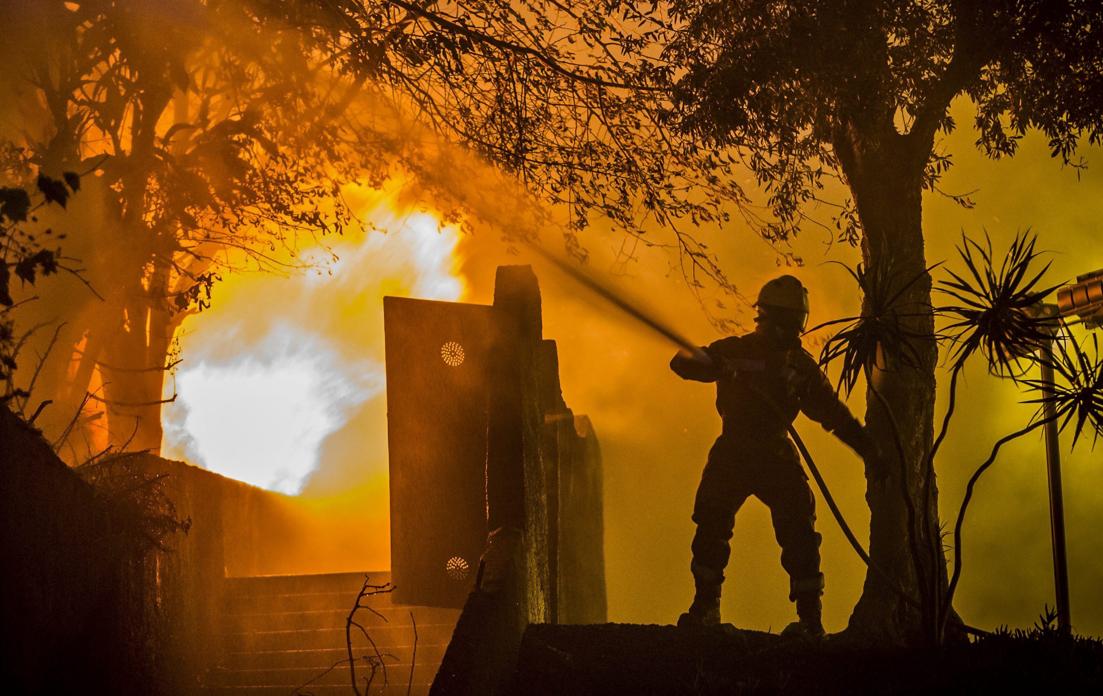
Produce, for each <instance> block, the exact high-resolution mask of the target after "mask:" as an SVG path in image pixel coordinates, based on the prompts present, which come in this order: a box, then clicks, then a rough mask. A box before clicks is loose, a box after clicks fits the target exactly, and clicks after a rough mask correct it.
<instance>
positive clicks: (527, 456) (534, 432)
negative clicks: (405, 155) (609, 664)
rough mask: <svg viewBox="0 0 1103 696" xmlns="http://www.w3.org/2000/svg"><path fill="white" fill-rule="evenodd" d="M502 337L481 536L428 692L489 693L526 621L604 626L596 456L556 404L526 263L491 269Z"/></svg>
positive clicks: (591, 440)
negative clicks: (485, 534) (479, 554)
mask: <svg viewBox="0 0 1103 696" xmlns="http://www.w3.org/2000/svg"><path fill="white" fill-rule="evenodd" d="M494 308H495V310H496V311H497V312H499V314H500V316H499V321H500V323H501V326H502V327H503V328H502V332H501V334H502V338H501V339H500V341H499V345H497V346H496V348H495V350H496V357H495V360H494V362H495V368H494V371H493V373H492V374H491V376H490V379H491V381H492V384H491V390H492V391H491V395H490V403H489V407H488V429H487V433H488V437H487V467H486V477H487V480H486V488H487V508H488V523H489V524H488V526H489V528H490V529H492V530H494V531H492V532H491V535H490V539H489V541H488V543H487V547H486V550H485V552H484V553H483V558H482V561H481V563H480V572H479V576H478V580H477V583H476V587H475V590H474V591H473V592H472V593H471V595H470V597H469V598H468V601H467V604H466V605H465V607H464V610H463V613H462V614H461V616H460V620H459V623H458V624H457V626H456V630H455V632H454V634H453V637H452V642H451V643H450V644H449V647H448V650H447V652H446V653H445V657H444V661H443V662H442V664H441V668H440V671H439V672H438V674H437V679H436V681H435V682H434V684H433V689H432V692H431V693H433V694H438V695H441V694H448V695H454V694H465V695H466V694H481V695H485V694H494V693H498V692H500V691H501V690H502V689H503V688H504V687H505V685H506V684H507V683H508V680H509V679H510V678H511V677H512V672H513V667H514V665H515V664H516V658H517V651H518V648H519V646H520V641H521V636H522V634H523V632H524V630H525V627H526V626H527V625H528V624H530V623H555V622H580V623H581V622H594V623H599V622H604V621H605V611H606V599H605V562H604V549H603V522H602V488H601V476H602V475H601V453H600V449H599V448H598V445H597V438H596V436H595V435H594V432H593V428H592V427H591V425H590V422H589V420H588V419H587V418H585V417H576V416H575V415H574V414H573V413H572V412H571V410H570V409H569V408H568V407H567V405H566V402H565V401H564V399H563V396H562V392H561V389H560V384H559V364H558V357H557V352H556V347H555V343H554V342H553V341H547V340H544V339H543V337H542V329H541V308H540V291H539V287H538V284H537V281H536V276H535V274H533V272H532V269H531V268H529V267H527V266H505V267H502V268H499V269H498V274H497V278H496V284H495V292H494Z"/></svg>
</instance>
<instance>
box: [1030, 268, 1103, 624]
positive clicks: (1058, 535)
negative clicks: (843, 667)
mask: <svg viewBox="0 0 1103 696" xmlns="http://www.w3.org/2000/svg"><path fill="white" fill-rule="evenodd" d="M1074 315H1075V316H1078V317H1079V318H1080V320H1081V321H1082V322H1083V324H1084V326H1086V327H1087V328H1089V329H1098V328H1100V327H1103V269H1101V270H1098V271H1094V272H1092V273H1088V274H1085V275H1082V276H1079V277H1077V278H1076V282H1075V283H1070V284H1068V285H1065V286H1063V287H1061V288H1059V289H1058V290H1057V304H1056V305H1051V304H1044V305H1042V307H1041V316H1043V317H1046V318H1052V319H1054V320H1056V319H1057V318H1058V317H1060V318H1065V317H1071V316H1074ZM1055 339H1056V334H1052V335H1051V336H1050V338H1049V340H1047V341H1046V342H1045V344H1044V345H1043V346H1042V365H1041V368H1042V382H1043V384H1052V383H1053V379H1054V375H1053V341H1054V340H1055ZM1046 396H1049V394H1046ZM1042 409H1043V417H1044V418H1045V419H1046V420H1047V421H1048V422H1047V423H1046V425H1045V438H1046V465H1047V467H1046V468H1047V470H1048V473H1049V521H1050V533H1051V535H1052V540H1053V586H1054V590H1055V593H1056V595H1057V628H1058V630H1059V631H1061V633H1063V634H1065V635H1068V634H1069V633H1071V631H1072V619H1071V615H1070V609H1069V570H1068V556H1067V555H1066V549H1065V503H1064V496H1063V495H1062V492H1061V447H1060V443H1059V441H1058V432H1057V419H1056V407H1055V405H1054V404H1053V401H1052V400H1050V399H1046V400H1045V401H1044V402H1043V404H1042Z"/></svg>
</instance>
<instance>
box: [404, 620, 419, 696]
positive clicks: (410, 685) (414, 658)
mask: <svg viewBox="0 0 1103 696" xmlns="http://www.w3.org/2000/svg"><path fill="white" fill-rule="evenodd" d="M410 624H411V625H412V626H413V627H414V651H413V654H412V655H411V656H410V678H409V679H408V680H407V681H406V696H410V689H412V688H413V686H414V665H416V664H417V619H415V618H414V611H413V610H412V609H411V610H410Z"/></svg>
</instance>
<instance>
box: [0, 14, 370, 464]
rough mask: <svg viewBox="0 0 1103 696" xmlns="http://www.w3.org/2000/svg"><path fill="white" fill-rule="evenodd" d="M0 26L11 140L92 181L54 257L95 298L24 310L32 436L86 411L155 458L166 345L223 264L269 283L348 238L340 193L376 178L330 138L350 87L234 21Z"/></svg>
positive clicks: (265, 26)
mask: <svg viewBox="0 0 1103 696" xmlns="http://www.w3.org/2000/svg"><path fill="white" fill-rule="evenodd" d="M0 21H2V22H3V24H4V26H5V37H6V38H5V47H4V56H3V59H4V65H5V66H6V67H7V70H6V75H5V79H4V87H5V91H6V97H7V98H8V104H9V108H10V110H11V111H10V113H12V114H13V115H16V116H18V117H19V119H20V124H19V127H20V128H21V130H22V132H21V133H15V134H10V135H9V139H10V140H12V141H13V142H15V143H16V144H18V145H19V146H21V147H22V148H24V150H23V151H24V154H25V156H26V158H27V160H28V161H29V163H30V164H32V165H34V166H37V167H39V168H41V170H42V171H43V172H47V173H53V175H54V176H60V173H61V172H62V171H68V170H77V171H85V170H91V169H94V170H95V176H89V177H86V179H85V186H84V187H83V189H82V190H81V192H80V195H79V196H77V197H75V198H74V205H73V206H70V210H71V211H74V210H75V212H74V213H73V214H75V215H79V216H81V217H83V218H84V224H83V226H82V234H81V235H80V236H79V237H78V238H74V239H71V240H70V242H69V247H68V249H67V252H68V253H71V254H72V255H74V256H77V257H79V258H81V259H83V260H84V263H85V264H86V266H87V268H88V280H89V281H90V282H91V284H92V285H93V287H95V288H97V289H98V290H99V292H100V293H101V294H102V296H103V297H102V298H100V297H97V296H96V295H95V294H93V293H77V292H70V293H54V294H53V295H52V296H43V298H42V299H41V301H40V302H39V306H37V307H35V311H36V313H38V314H39V315H40V316H46V317H50V318H56V319H57V320H58V321H59V322H60V323H61V324H62V326H61V329H60V332H59V335H58V340H57V341H56V345H55V346H54V348H53V350H52V352H51V354H50V355H49V357H48V359H47V361H46V364H45V366H44V369H43V370H42V374H41V375H40V378H39V380H38V384H37V385H36V389H37V393H36V398H39V399H53V400H54V402H55V403H54V405H53V406H52V407H51V408H50V409H47V411H46V412H45V414H44V416H48V417H52V421H49V420H47V418H46V417H44V418H43V419H42V421H43V423H42V424H43V425H44V427H45V428H46V429H47V431H48V432H51V433H52V434H56V433H57V432H58V431H59V430H61V429H63V428H64V427H65V424H66V423H67V422H68V421H69V420H70V419H71V418H72V414H73V413H74V411H76V410H77V409H78V408H79V407H80V405H81V404H82V403H84V401H85V400H86V399H89V398H90V399H91V400H92V401H94V402H98V403H101V404H102V408H97V409H95V410H96V411H97V412H100V411H101V410H102V411H105V412H106V416H107V429H108V433H109V438H110V444H111V445H113V446H114V447H115V448H121V447H123V446H124V445H128V446H129V447H130V448H131V449H149V450H153V451H157V450H158V449H159V447H160V444H161V425H160V410H161V405H162V400H163V396H162V390H163V385H164V377H165V370H166V368H167V367H168V366H169V365H168V362H169V359H168V357H167V356H168V354H169V349H170V342H171V341H172V338H173V334H174V332H175V330H176V328H177V326H178V325H179V323H180V321H181V320H182V319H183V317H184V316H186V314H187V313H188V312H191V311H196V310H197V309H200V308H202V307H203V306H204V305H205V304H206V303H208V302H209V300H210V292H211V288H212V285H213V283H214V282H215V281H216V280H217V277H218V275H217V274H218V273H219V271H220V269H222V268H225V264H226V263H227V259H228V258H230V255H229V253H228V252H230V251H232V250H237V251H240V252H243V253H244V255H245V256H246V258H248V259H251V261H252V262H253V264H254V265H256V266H257V267H260V268H268V269H270V268H273V267H275V266H278V265H279V264H280V263H281V262H279V261H277V260H276V256H277V255H276V254H274V253H273V252H275V251H276V250H277V249H279V248H281V247H287V248H292V249H293V248H294V246H295V244H296V241H297V239H298V238H299V237H300V236H303V235H306V236H312V235H316V234H321V233H325V232H329V231H340V229H341V228H342V227H343V225H345V224H346V223H347V222H348V220H349V211H348V210H347V209H346V208H345V207H344V204H343V203H342V201H341V198H340V195H339V191H338V187H339V182H341V181H343V180H345V179H346V178H351V177H352V175H351V174H349V173H350V172H352V171H354V170H355V171H356V173H357V175H363V174H364V168H365V167H366V168H367V169H369V170H370V171H372V172H376V174H374V176H378V174H377V172H378V171H379V170H380V169H381V168H383V167H385V162H383V161H382V158H379V157H374V158H373V153H375V152H377V150H376V149H372V148H370V147H369V146H368V145H366V144H365V143H363V142H357V144H356V149H353V148H350V147H347V146H346V144H347V143H348V141H349V138H348V133H347V132H346V131H343V130H342V129H341V128H340V127H338V125H336V121H337V119H336V116H337V115H339V114H340V113H341V112H342V110H343V109H345V108H346V107H347V106H348V104H349V103H351V101H352V100H353V99H354V98H355V96H356V93H357V89H358V85H357V84H355V83H352V82H350V81H342V80H341V79H339V77H338V76H336V75H334V74H333V72H332V71H328V72H327V71H326V70H325V66H324V64H320V63H319V62H317V61H315V62H311V57H310V54H309V51H307V50H306V49H305V47H304V45H303V42H302V41H301V39H300V37H301V35H300V33H299V32H296V31H291V30H285V29H283V28H281V27H279V26H273V25H270V24H269V23H267V22H266V21H265V19H264V17H262V16H259V15H257V14H254V13H253V12H252V11H251V10H250V8H249V7H248V6H247V5H246V4H244V3H216V2H200V1H198V0H190V1H187V2H175V1H173V2H169V1H167V0H145V1H142V2H123V1H121V0H118V1H115V0H92V1H89V2H80V3H66V2H60V1H57V2H54V1H49V2H36V3H30V4H24V3H5V4H4V6H3V16H2V17H0ZM338 153H340V154H338ZM345 174H349V177H345V176H344V175H345ZM97 372H98V374H99V378H100V380H102V385H103V386H102V390H99V389H90V384H93V383H94V382H93V380H94V375H95V374H96V373H97ZM78 430H79V428H78Z"/></svg>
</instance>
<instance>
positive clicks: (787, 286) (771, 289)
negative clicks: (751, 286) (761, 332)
mask: <svg viewBox="0 0 1103 696" xmlns="http://www.w3.org/2000/svg"><path fill="white" fill-rule="evenodd" d="M755 306H756V307H758V308H759V311H760V312H764V313H773V314H775V315H788V316H791V317H793V319H794V320H795V323H796V324H797V326H799V327H800V328H801V329H803V328H804V325H805V322H807V321H808V290H807V288H805V287H804V285H803V284H802V283H801V282H800V280H798V279H797V278H796V277H795V276H791V275H783V276H778V277H777V278H774V279H773V280H770V281H767V283H766V284H765V285H763V286H762V289H761V290H759V291H758V301H757V302H755ZM777 310H780V312H779V311H777Z"/></svg>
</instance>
